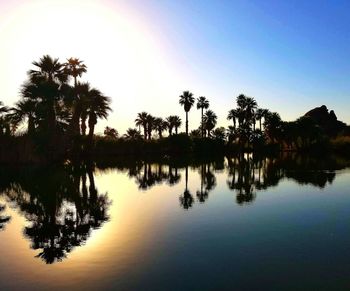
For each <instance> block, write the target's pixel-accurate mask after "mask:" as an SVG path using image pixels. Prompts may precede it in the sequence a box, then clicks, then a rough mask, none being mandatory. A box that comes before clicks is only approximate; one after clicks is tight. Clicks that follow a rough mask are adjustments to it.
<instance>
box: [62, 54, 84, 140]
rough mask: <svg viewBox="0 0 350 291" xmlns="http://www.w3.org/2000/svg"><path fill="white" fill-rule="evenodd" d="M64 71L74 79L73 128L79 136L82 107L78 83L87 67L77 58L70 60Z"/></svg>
mask: <svg viewBox="0 0 350 291" xmlns="http://www.w3.org/2000/svg"><path fill="white" fill-rule="evenodd" d="M64 70H65V72H66V74H68V75H69V76H72V77H73V78H74V100H73V106H72V107H73V115H72V119H71V128H72V131H73V133H74V134H79V118H80V113H81V112H80V111H81V105H80V104H79V101H80V100H79V99H80V96H79V90H77V87H78V83H77V77H81V76H82V74H83V73H86V65H85V64H84V63H83V62H82V61H80V60H79V59H77V58H70V59H68V60H67V62H66V63H65V64H64Z"/></svg>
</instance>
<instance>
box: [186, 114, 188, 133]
mask: <svg viewBox="0 0 350 291" xmlns="http://www.w3.org/2000/svg"><path fill="white" fill-rule="evenodd" d="M186 135H188V112H187V111H186Z"/></svg>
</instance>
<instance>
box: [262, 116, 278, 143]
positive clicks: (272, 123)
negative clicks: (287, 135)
mask: <svg viewBox="0 0 350 291" xmlns="http://www.w3.org/2000/svg"><path fill="white" fill-rule="evenodd" d="M281 126H282V120H281V117H280V116H279V114H278V113H277V112H272V113H268V114H267V115H266V116H265V122H264V128H265V134H266V136H267V137H268V138H269V139H270V141H272V142H273V143H274V142H276V141H277V140H278V139H279V137H280V136H281Z"/></svg>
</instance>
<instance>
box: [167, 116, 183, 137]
mask: <svg viewBox="0 0 350 291" xmlns="http://www.w3.org/2000/svg"><path fill="white" fill-rule="evenodd" d="M166 121H167V125H168V130H169V135H172V132H173V128H175V133H176V134H177V129H178V128H179V127H180V126H181V123H182V122H181V118H180V117H179V116H177V115H170V116H168V117H167V118H166Z"/></svg>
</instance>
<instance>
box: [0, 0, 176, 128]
mask: <svg viewBox="0 0 350 291" xmlns="http://www.w3.org/2000/svg"><path fill="white" fill-rule="evenodd" d="M0 5H1V6H2V7H3V8H7V10H6V17H5V18H3V19H2V20H0V41H1V45H2V53H1V55H0V63H1V64H2V66H1V68H0V78H1V80H2V89H1V96H0V100H2V101H3V102H4V103H5V104H7V105H10V106H11V105H13V104H14V103H15V102H16V101H17V100H18V95H19V94H18V92H19V88H20V85H21V84H22V83H23V82H24V81H25V79H26V72H27V71H28V70H29V69H31V68H32V65H31V63H32V62H33V61H36V60H38V59H39V58H40V57H41V56H43V55H44V54H49V55H51V56H52V57H59V58H60V60H61V61H62V62H63V61H65V60H66V58H69V57H78V58H80V59H81V60H83V61H84V62H85V64H86V65H87V66H88V72H87V74H85V75H84V76H83V80H86V81H89V82H90V83H91V85H92V86H93V87H96V88H98V89H100V90H101V91H102V92H103V93H104V94H106V95H107V96H110V97H111V98H112V109H113V112H112V113H111V114H110V116H109V118H108V122H107V121H103V122H99V123H98V128H97V129H98V130H99V131H101V129H103V127H104V126H105V125H107V124H108V125H109V126H113V127H116V128H117V129H118V130H119V131H121V132H124V130H125V129H126V128H127V127H132V126H134V119H135V117H136V114H137V112H140V111H143V110H144V111H148V112H150V113H153V114H159V115H162V116H163V117H165V116H166V115H169V114H181V113H182V110H181V108H180V107H179V108H177V110H176V111H174V109H173V108H171V107H169V102H168V100H169V98H164V97H165V96H169V92H173V94H174V97H175V98H173V99H174V100H173V104H174V105H175V104H177V98H176V97H177V95H178V94H179V93H180V92H181V91H179V90H181V89H180V88H181V87H182V86H180V85H177V83H178V80H177V77H176V74H175V73H174V72H173V71H171V70H170V68H171V67H172V66H170V65H168V64H167V60H166V59H165V57H164V55H163V54H162V49H161V44H160V41H158V40H157V39H155V38H154V37H153V34H151V33H150V31H148V30H147V24H146V23H142V21H141V20H140V19H138V18H137V17H136V16H135V15H131V14H130V13H129V12H128V11H127V9H126V8H125V7H123V5H121V4H118V2H113V3H112V2H109V1H83V0H81V1H67V0H63V1H62V0H60V1H56V0H54V1H44V0H37V1H21V2H18V3H17V4H11V3H10V4H5V3H3V2H0ZM6 5H7V6H6ZM165 108H168V109H165ZM157 110H158V112H159V113H158V112H157ZM167 110H168V111H167Z"/></svg>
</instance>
